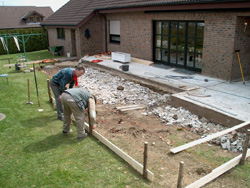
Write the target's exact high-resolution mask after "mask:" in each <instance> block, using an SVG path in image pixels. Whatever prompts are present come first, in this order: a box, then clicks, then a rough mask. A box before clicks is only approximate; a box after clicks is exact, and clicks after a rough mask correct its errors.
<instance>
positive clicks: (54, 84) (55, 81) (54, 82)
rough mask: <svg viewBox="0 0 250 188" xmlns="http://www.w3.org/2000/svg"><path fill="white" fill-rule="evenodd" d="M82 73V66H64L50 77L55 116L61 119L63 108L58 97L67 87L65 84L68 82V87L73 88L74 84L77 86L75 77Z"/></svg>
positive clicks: (83, 70)
mask: <svg viewBox="0 0 250 188" xmlns="http://www.w3.org/2000/svg"><path fill="white" fill-rule="evenodd" d="M84 73H85V69H84V67H76V68H64V69H62V70H60V71H59V72H58V73H56V74H55V75H54V76H53V77H52V79H50V82H49V83H50V87H51V89H52V91H53V93H54V95H55V101H56V110H57V118H58V119H59V120H62V121H63V108H62V103H61V102H60V100H58V99H59V98H60V97H61V94H62V93H63V91H65V90H66V89H67V88H66V85H67V84H69V88H73V86H74V85H76V86H78V81H77V77H80V76H82V75H83V74H84Z"/></svg>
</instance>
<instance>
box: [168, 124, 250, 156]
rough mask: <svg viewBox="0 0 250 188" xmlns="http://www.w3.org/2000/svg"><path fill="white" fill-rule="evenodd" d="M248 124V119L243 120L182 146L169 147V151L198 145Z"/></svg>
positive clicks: (174, 151)
mask: <svg viewBox="0 0 250 188" xmlns="http://www.w3.org/2000/svg"><path fill="white" fill-rule="evenodd" d="M249 124H250V121H246V122H244V123H241V124H239V125H236V126H234V127H232V128H229V129H226V130H224V131H221V132H218V133H215V134H212V135H208V136H207V137H205V138H201V139H199V140H195V141H193V142H189V143H187V144H184V145H182V146H179V147H176V148H173V149H171V150H170V151H171V152H172V153H178V152H180V151H183V150H185V149H188V148H190V147H193V146H195V145H198V144H201V143H204V142H207V141H209V140H212V139H214V138H217V137H219V136H222V135H225V134H227V133H230V132H232V131H234V130H237V129H240V128H242V127H245V126H247V125H249Z"/></svg>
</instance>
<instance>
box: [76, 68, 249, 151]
mask: <svg viewBox="0 0 250 188" xmlns="http://www.w3.org/2000/svg"><path fill="white" fill-rule="evenodd" d="M79 84H80V86H81V87H82V88H84V89H86V90H88V91H90V92H91V93H92V94H94V95H96V97H97V98H98V100H101V101H102V102H103V104H126V105H128V104H140V105H145V106H147V109H146V112H144V113H143V115H145V116H147V115H150V114H154V115H156V116H158V117H159V118H160V119H161V121H162V122H163V123H165V125H166V126H173V125H176V126H181V127H183V128H185V129H189V130H190V131H191V132H194V133H196V134H199V135H201V137H202V138H204V137H206V136H208V135H209V134H213V133H215V132H219V131H222V130H224V127H223V126H221V125H219V124H214V123H211V122H209V121H208V120H207V119H206V118H201V119H200V118H199V117H198V116H197V115H195V114H192V113H191V112H189V111H188V110H186V109H184V108H182V107H179V108H174V107H172V106H170V105H167V106H166V102H168V101H169V100H170V97H171V96H170V94H163V95H162V94H159V93H157V92H154V91H152V90H151V89H149V88H147V87H143V86H141V85H140V84H135V83H134V82H130V81H127V80H125V79H124V78H120V77H118V76H113V75H111V74H109V73H106V72H103V71H99V70H96V69H93V68H87V69H86V73H85V74H84V75H83V76H82V77H80V78H79ZM245 138H246V134H245V133H239V132H234V133H230V134H227V135H223V136H222V137H218V138H216V139H213V140H212V141H210V142H211V143H214V144H218V145H221V147H222V148H223V149H227V150H232V151H235V152H237V151H242V149H243V144H244V140H245Z"/></svg>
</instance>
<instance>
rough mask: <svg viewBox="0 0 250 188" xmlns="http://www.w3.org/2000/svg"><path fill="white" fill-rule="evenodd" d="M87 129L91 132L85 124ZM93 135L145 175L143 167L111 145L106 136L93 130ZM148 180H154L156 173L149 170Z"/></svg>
mask: <svg viewBox="0 0 250 188" xmlns="http://www.w3.org/2000/svg"><path fill="white" fill-rule="evenodd" d="M84 124H85V128H86V129H87V130H88V131H89V125H88V124H87V123H86V122H85V123H84ZM92 134H93V136H94V137H96V138H97V139H98V140H100V141H101V142H102V143H103V144H104V145H106V146H107V147H108V148H109V149H111V150H112V151H113V152H115V153H116V154H117V155H119V156H120V157H121V158H122V159H123V160H125V161H126V162H127V163H128V164H130V165H131V167H133V168H134V169H135V170H136V171H137V172H139V173H140V174H141V175H142V174H143V165H142V164H140V163H139V162H137V161H136V160H135V159H133V158H132V157H131V156H129V155H128V154H126V153H125V152H124V151H122V150H121V149H120V148H118V147H117V146H116V145H114V144H113V143H111V142H110V141H109V140H108V139H106V138H105V137H104V136H102V135H101V134H99V133H98V132H97V131H95V130H93V131H92ZM147 179H148V180H150V181H153V180H154V173H152V172H151V171H150V170H148V169H147Z"/></svg>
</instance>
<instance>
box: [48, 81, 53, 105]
mask: <svg viewBox="0 0 250 188" xmlns="http://www.w3.org/2000/svg"><path fill="white" fill-rule="evenodd" d="M47 85H48V94H49V102H50V103H52V102H53V101H52V97H51V90H50V86H49V79H47Z"/></svg>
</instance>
